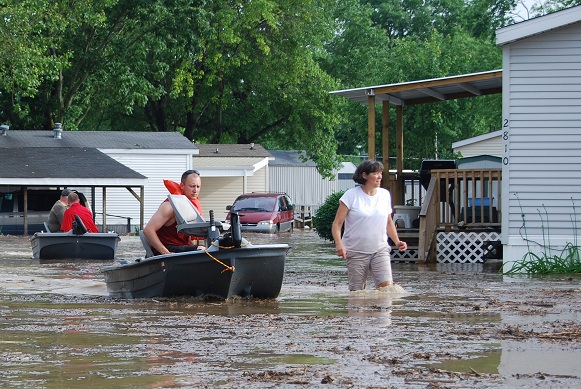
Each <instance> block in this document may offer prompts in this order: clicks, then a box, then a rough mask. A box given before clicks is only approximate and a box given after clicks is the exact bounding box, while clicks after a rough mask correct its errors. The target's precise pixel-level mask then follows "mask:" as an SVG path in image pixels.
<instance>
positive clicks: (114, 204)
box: [85, 153, 191, 226]
mask: <svg viewBox="0 0 581 389" xmlns="http://www.w3.org/2000/svg"><path fill="white" fill-rule="evenodd" d="M108 155H109V156H110V157H112V158H113V159H115V160H117V161H119V162H121V163H122V164H124V165H125V166H128V167H129V168H131V169H133V170H135V171H136V172H139V173H141V174H143V175H144V176H145V177H148V179H149V180H148V183H147V185H145V188H144V193H145V194H144V198H145V206H144V217H145V223H146V224H147V221H148V220H149V219H150V218H151V216H152V215H153V214H154V212H155V211H156V210H157V208H158V207H159V204H161V202H162V201H164V200H165V199H166V198H167V195H168V193H169V192H168V190H167V189H166V187H165V185H164V184H163V180H164V179H168V180H173V181H176V182H180V178H181V175H182V173H183V172H184V171H186V170H187V169H188V168H189V166H190V165H189V164H188V161H189V160H190V159H191V156H190V155H184V154H181V155H171V154H138V153H127V154H121V153H119V154H111V153H109V154H108ZM133 190H134V191H135V192H136V193H137V195H139V188H133ZM85 195H86V196H87V198H89V199H90V192H89V191H85ZM95 199H96V201H95V209H96V212H97V218H96V221H97V224H101V223H102V217H101V215H99V213H102V212H103V209H102V204H103V201H102V190H101V189H100V188H97V189H96V192H95ZM107 214H108V215H118V216H123V217H131V219H132V220H131V224H132V225H134V226H138V225H139V202H138V201H137V200H136V199H135V197H133V195H132V194H131V193H129V192H128V191H127V189H125V188H108V189H107ZM126 223H127V221H126V220H125V219H120V218H115V217H111V216H107V225H114V224H122V225H125V224H126Z"/></svg>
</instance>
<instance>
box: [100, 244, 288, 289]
mask: <svg viewBox="0 0 581 389" xmlns="http://www.w3.org/2000/svg"><path fill="white" fill-rule="evenodd" d="M288 249H289V246H288V245H286V244H276V245H257V246H254V245H247V246H244V247H239V248H232V249H218V248H216V247H214V246H212V247H211V248H210V249H208V250H207V251H194V252H186V253H173V254H166V255H157V256H153V257H149V258H141V259H138V260H135V261H133V262H126V263H121V264H119V265H114V266H107V267H105V268H104V269H103V274H104V277H105V282H106V283H107V290H108V291H109V295H110V296H112V297H118V298H151V297H174V296H193V297H204V298H210V299H214V298H215V299H227V298H230V297H234V296H241V297H253V298H261V299H268V298H276V297H277V296H278V295H279V293H280V289H281V287H282V281H283V277H284V264H285V259H286V253H287V251H288ZM230 267H233V270H230V269H231V268H230Z"/></svg>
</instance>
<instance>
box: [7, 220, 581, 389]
mask: <svg viewBox="0 0 581 389" xmlns="http://www.w3.org/2000/svg"><path fill="white" fill-rule="evenodd" d="M245 236H246V238H247V239H248V240H250V241H251V242H253V243H266V242H278V243H288V244H290V245H291V247H292V249H291V250H290V251H289V254H288V258H287V263H286V271H285V279H284V283H283V287H282V291H281V294H280V296H279V298H277V299H276V300H267V301H256V300H248V299H236V300H232V301H202V300H196V299H193V298H185V297H184V298H173V299H140V300H122V299H112V298H110V297H109V296H108V294H107V289H106V285H105V283H104V281H103V276H102V274H101V273H100V269H101V268H102V267H103V266H105V265H109V264H111V261H101V262H99V261H77V262H73V261H38V260H34V259H32V251H31V247H30V238H29V237H13V236H12V237H10V236H8V237H7V236H0V271H1V274H2V281H1V282H0V326H1V334H2V335H1V338H0V382H1V384H0V387H2V388H99V389H102V388H206V387H207V388H273V387H282V388H298V387H305V388H306V387H309V388H310V387H319V388H325V387H340V388H440V387H441V388H513V387H514V388H517V387H518V388H522V387H534V388H542V387H546V388H572V387H581V362H580V361H581V293H580V290H581V278H580V277H578V276H574V277H572V276H558V277H547V278H528V277H506V276H502V275H499V274H498V273H497V271H496V270H497V268H498V264H496V265H495V264H485V265H461V264H458V265H451V264H447V265H432V266H424V265H418V264H409V263H396V264H394V265H393V271H394V278H395V282H396V283H397V284H398V285H399V286H401V288H403V292H402V289H398V288H390V289H389V290H385V291H374V290H371V289H369V290H366V291H363V292H354V293H349V292H348V290H347V277H346V270H345V266H344V264H343V260H342V259H340V258H338V257H336V256H335V255H334V249H333V245H332V244H331V243H329V242H326V241H323V240H321V239H319V238H318V236H317V235H316V233H314V232H312V231H308V230H306V231H300V230H295V232H294V233H292V234H290V233H287V234H280V235H259V234H253V235H248V234H247V235H245ZM143 255H144V251H143V249H142V247H141V244H140V242H139V238H138V237H135V236H123V237H122V239H121V241H120V244H119V250H118V255H117V259H116V261H118V260H120V259H123V258H127V259H135V258H139V257H141V256H143Z"/></svg>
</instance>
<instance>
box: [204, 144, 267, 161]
mask: <svg viewBox="0 0 581 389" xmlns="http://www.w3.org/2000/svg"><path fill="white" fill-rule="evenodd" d="M196 147H198V149H199V150H200V153H199V154H198V155H197V156H198V157H216V156H222V157H262V158H267V157H268V158H270V157H272V155H271V154H270V153H269V152H268V151H267V150H266V149H265V148H264V147H262V146H261V145H258V144H254V145H253V146H252V147H251V145H250V144H196ZM216 150H218V152H216Z"/></svg>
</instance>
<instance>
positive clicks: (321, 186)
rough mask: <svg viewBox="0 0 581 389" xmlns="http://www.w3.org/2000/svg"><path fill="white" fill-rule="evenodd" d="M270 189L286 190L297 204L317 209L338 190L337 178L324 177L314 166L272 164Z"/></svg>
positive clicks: (275, 190) (273, 190) (276, 190)
mask: <svg viewBox="0 0 581 389" xmlns="http://www.w3.org/2000/svg"><path fill="white" fill-rule="evenodd" d="M269 185H270V191H272V192H285V193H286V194H288V195H289V196H290V197H291V199H292V200H293V201H294V203H295V204H296V205H299V206H311V207H313V208H314V209H313V210H316V209H317V208H318V207H319V206H320V205H321V204H322V203H323V202H324V201H325V199H326V198H327V197H329V195H331V194H332V193H335V192H336V191H337V180H333V181H330V180H328V179H323V177H321V175H320V174H319V172H317V169H316V168H315V167H314V166H290V165H288V166H287V165H270V184H269Z"/></svg>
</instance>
